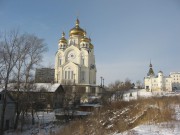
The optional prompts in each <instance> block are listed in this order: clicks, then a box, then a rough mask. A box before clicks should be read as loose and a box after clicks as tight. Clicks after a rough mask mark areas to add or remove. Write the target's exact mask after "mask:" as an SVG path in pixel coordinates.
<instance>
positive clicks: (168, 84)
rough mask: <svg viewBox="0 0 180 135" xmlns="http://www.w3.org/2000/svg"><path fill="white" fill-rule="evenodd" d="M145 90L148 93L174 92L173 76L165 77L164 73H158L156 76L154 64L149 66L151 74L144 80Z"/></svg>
mask: <svg viewBox="0 0 180 135" xmlns="http://www.w3.org/2000/svg"><path fill="white" fill-rule="evenodd" d="M144 85H145V89H146V90H148V91H151V92H153V91H172V78H171V76H164V74H163V72H162V71H159V72H158V75H157V76H156V75H155V73H154V71H153V68H152V64H151V63H150V65H149V72H148V74H147V76H146V77H145V78H144Z"/></svg>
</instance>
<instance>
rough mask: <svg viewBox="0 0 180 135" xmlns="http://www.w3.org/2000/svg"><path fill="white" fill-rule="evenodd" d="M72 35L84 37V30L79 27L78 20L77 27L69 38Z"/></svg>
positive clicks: (72, 30)
mask: <svg viewBox="0 0 180 135" xmlns="http://www.w3.org/2000/svg"><path fill="white" fill-rule="evenodd" d="M72 35H80V36H83V35H84V30H83V29H82V28H80V27H79V20H78V19H77V20H76V26H75V27H74V28H72V29H71V30H70V31H69V36H72Z"/></svg>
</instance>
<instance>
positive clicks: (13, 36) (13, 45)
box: [0, 30, 21, 135]
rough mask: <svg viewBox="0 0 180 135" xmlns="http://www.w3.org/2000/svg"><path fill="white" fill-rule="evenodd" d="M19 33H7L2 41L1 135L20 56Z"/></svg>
mask: <svg viewBox="0 0 180 135" xmlns="http://www.w3.org/2000/svg"><path fill="white" fill-rule="evenodd" d="M20 42H21V41H20V40H19V33H18V31H17V30H13V31H11V32H9V33H5V34H4V37H3V39H1V41H0V53H1V54H0V55H1V63H0V64H1V65H0V70H1V77H2V78H3V80H4V91H5V92H4V98H3V99H4V100H3V106H2V113H1V125H0V129H1V131H0V134H1V135H3V133H4V131H3V129H4V119H5V109H6V96H7V86H8V82H9V79H10V75H11V73H12V70H13V68H14V66H15V65H16V63H17V61H18V59H19V57H20V56H19V55H18V54H17V53H16V52H17V49H18V48H17V46H18V45H19V44H20Z"/></svg>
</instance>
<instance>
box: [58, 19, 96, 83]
mask: <svg viewBox="0 0 180 135" xmlns="http://www.w3.org/2000/svg"><path fill="white" fill-rule="evenodd" d="M54 77H55V82H57V83H61V84H69V83H71V84H78V85H96V65H95V56H94V46H93V45H92V43H91V39H90V38H87V35H86V31H85V30H83V29H82V28H80V26H79V20H78V19H77V20H76V26H75V27H74V28H72V29H71V30H70V31H69V37H68V39H66V38H65V33H64V32H63V33H62V37H61V39H60V40H59V44H58V51H57V52H56V56H55V75H54Z"/></svg>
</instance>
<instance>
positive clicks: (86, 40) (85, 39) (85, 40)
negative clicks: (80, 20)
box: [81, 31, 90, 43]
mask: <svg viewBox="0 0 180 135" xmlns="http://www.w3.org/2000/svg"><path fill="white" fill-rule="evenodd" d="M81 42H88V43H89V42H90V39H89V38H87V37H86V31H84V37H83V38H82V39H81Z"/></svg>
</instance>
